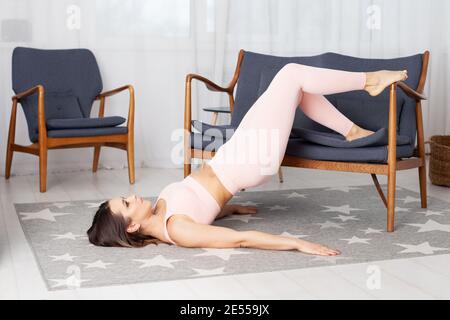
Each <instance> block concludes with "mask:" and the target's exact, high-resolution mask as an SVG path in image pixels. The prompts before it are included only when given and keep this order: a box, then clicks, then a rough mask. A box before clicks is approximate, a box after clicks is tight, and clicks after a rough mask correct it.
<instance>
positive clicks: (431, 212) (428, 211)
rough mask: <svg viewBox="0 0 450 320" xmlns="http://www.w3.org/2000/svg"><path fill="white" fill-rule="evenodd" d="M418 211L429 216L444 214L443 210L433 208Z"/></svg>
mask: <svg viewBox="0 0 450 320" xmlns="http://www.w3.org/2000/svg"><path fill="white" fill-rule="evenodd" d="M417 213H422V214H424V215H425V216H426V217H428V216H442V215H443V214H442V213H443V211H433V210H427V211H417Z"/></svg>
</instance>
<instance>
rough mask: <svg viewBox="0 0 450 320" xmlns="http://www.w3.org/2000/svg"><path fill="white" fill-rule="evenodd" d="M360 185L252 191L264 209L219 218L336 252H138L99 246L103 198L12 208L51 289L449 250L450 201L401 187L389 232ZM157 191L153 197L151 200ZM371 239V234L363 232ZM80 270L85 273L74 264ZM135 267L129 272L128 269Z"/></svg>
mask: <svg viewBox="0 0 450 320" xmlns="http://www.w3.org/2000/svg"><path fill="white" fill-rule="evenodd" d="M369 179H370V178H369ZM356 187H358V189H359V190H355V191H354V190H353V189H354V188H352V187H342V188H341V187H338V188H311V189H294V190H267V191H257V192H250V191H244V192H240V194H239V196H240V198H236V199H234V200H233V201H232V203H236V204H242V205H252V206H254V205H255V204H256V205H257V206H258V208H259V211H260V212H258V214H252V213H247V214H238V213H235V214H234V215H229V216H227V217H224V218H225V219H223V220H239V221H230V222H225V221H223V223H220V221H222V219H221V220H220V221H219V225H223V226H230V227H231V228H233V229H235V230H239V231H245V230H259V231H262V232H267V233H270V234H273V235H277V236H282V237H286V238H290V239H294V240H293V241H295V239H302V240H310V241H313V242H316V243H321V244H324V245H329V246H330V247H332V248H333V247H336V249H339V250H340V251H342V254H341V255H337V256H316V255H308V254H295V252H279V251H276V250H271V251H266V250H254V249H248V248H239V247H237V248H224V249H222V248H221V249H219V248H195V249H193V250H189V249H186V248H182V247H178V246H171V245H169V244H160V245H158V246H152V245H150V246H146V247H144V248H140V249H136V250H134V249H133V250H130V249H123V248H103V247H97V246H94V245H93V244H91V243H90V242H89V241H88V238H87V234H86V230H87V228H88V227H89V226H90V225H91V224H92V217H93V214H94V213H95V211H96V210H97V209H98V206H99V205H100V204H101V203H102V201H101V199H98V200H96V199H93V200H92V199H91V200H82V199H79V200H76V201H71V200H70V199H65V198H54V199H51V200H52V201H48V202H35V203H14V209H15V213H16V215H17V217H18V218H16V219H17V220H16V221H19V222H20V225H21V227H22V229H23V233H24V234H25V236H26V237H27V241H28V244H29V245H30V247H31V249H32V250H33V253H34V257H35V258H36V262H37V263H38V266H39V267H40V270H42V273H41V275H42V276H43V277H44V281H45V283H46V285H47V288H48V290H50V291H52V290H61V289H62V290H67V289H75V288H76V287H77V286H78V285H81V284H82V287H83V288H84V287H99V286H105V285H106V286H109V285H121V284H124V283H144V282H153V281H172V280H182V279H198V278H200V277H213V280H214V278H215V277H219V276H224V275H231V274H232V275H235V274H236V275H237V274H243V273H248V272H250V273H253V272H256V273H259V272H273V271H275V272H278V270H291V269H300V268H313V267H323V266H325V267H328V266H336V265H342V264H353V263H370V262H374V261H385V260H387V261H388V260H392V259H400V258H405V257H406V258H414V257H423V256H427V257H428V256H430V255H439V254H450V236H449V235H450V233H449V232H450V204H449V203H450V202H446V200H445V199H440V198H431V197H430V198H429V207H428V208H421V206H420V200H419V199H420V194H419V193H418V192H414V191H411V190H407V189H402V190H403V191H402V192H398V193H396V196H397V198H396V206H397V207H396V209H397V212H396V213H398V212H399V214H398V216H397V215H396V221H395V225H396V230H395V232H394V233H392V234H390V233H387V232H386V229H385V226H386V208H385V207H384V205H383V203H382V202H381V201H380V198H379V195H378V194H377V192H376V190H375V191H374V188H373V184H371V185H366V186H363V185H361V186H356ZM384 188H385V186H383V189H384ZM303 193H304V194H303ZM372 196H376V197H375V198H374V199H372ZM154 198H156V197H154V196H152V197H147V199H148V200H150V201H152V200H153V201H154ZM147 199H146V200H147ZM397 200H398V201H397ZM62 201H65V202H62ZM88 206H89V207H90V208H88ZM46 208H47V210H43V209H46ZM36 211H39V212H36ZM29 212H35V213H29ZM59 215H61V216H59ZM66 215H67V216H66ZM25 219H27V220H25ZM429 219H432V220H429ZM378 228H379V229H378ZM368 236H370V237H371V239H369V238H365V237H368ZM425 241H428V242H425ZM122 251H123V252H122ZM173 259H179V260H173ZM74 267H75V268H77V269H78V270H80V272H77V273H74V272H69V271H68V270H69V269H70V268H72V270H74V269H73V268H74ZM66 268H67V269H66ZM127 268H128V269H129V270H130V271H131V272H128V273H121V270H127ZM71 275H72V276H71ZM74 276H77V278H78V279H80V278H81V279H83V281H81V280H77V278H75V277H74ZM50 279H51V280H50ZM85 279H90V280H85ZM85 281H88V282H85Z"/></svg>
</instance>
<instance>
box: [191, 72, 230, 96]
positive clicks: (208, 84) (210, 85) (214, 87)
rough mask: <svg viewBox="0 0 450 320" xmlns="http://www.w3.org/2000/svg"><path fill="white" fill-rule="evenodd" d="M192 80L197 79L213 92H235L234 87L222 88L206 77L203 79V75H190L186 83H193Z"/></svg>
mask: <svg viewBox="0 0 450 320" xmlns="http://www.w3.org/2000/svg"><path fill="white" fill-rule="evenodd" d="M192 79H196V80H198V81H200V82H203V83H204V84H205V86H206V88H208V90H211V91H216V92H228V93H230V92H231V93H232V92H233V88H234V86H233V87H231V86H228V87H227V88H225V87H221V86H219V85H217V84H215V83H214V82H212V81H211V80H209V79H207V78H205V77H202V76H201V75H198V74H194V73H190V74H188V75H187V76H186V83H191V82H192Z"/></svg>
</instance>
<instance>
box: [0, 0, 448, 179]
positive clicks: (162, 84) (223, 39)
mask: <svg viewBox="0 0 450 320" xmlns="http://www.w3.org/2000/svg"><path fill="white" fill-rule="evenodd" d="M73 5H75V7H74V6H73ZM449 13H450V5H449V4H448V2H447V1H445V0H433V1H425V0H422V1H419V0H390V1H387V0H385V1H368V0H361V1H359V0H321V1H317V0H316V1H304V0H302V1H295V0H283V1H269V0H252V1H250V0H247V1H238V0H232V1H226V0H221V1H212V0H195V1H194V0H191V1H188V0H159V1H155V0H152V1H147V0H117V1H114V0H97V1H93V0H78V1H77V0H72V1H68V0H54V1H50V0H2V1H1V2H0V23H2V22H3V21H4V20H5V19H22V20H24V21H26V22H28V23H30V24H31V34H30V35H31V40H25V41H24V40H23V39H22V40H21V39H17V37H19V38H20V37H22V36H23V35H21V34H20V33H19V31H18V30H15V31H11V32H10V31H9V30H7V29H2V30H1V32H2V33H1V34H2V35H3V36H2V38H1V39H0V101H1V105H2V107H1V108H0V121H1V122H2V123H1V128H0V173H1V174H3V173H4V172H3V170H4V161H5V153H6V152H5V151H6V141H7V134H8V126H9V116H10V110H11V95H12V94H13V92H12V89H11V53H12V50H13V48H14V47H16V46H29V47H36V48H76V47H86V48H89V49H91V50H92V51H93V52H94V53H95V55H96V57H97V60H98V63H99V65H100V70H101V73H102V77H103V82H104V89H105V90H107V89H112V88H115V87H118V86H120V85H123V84H126V83H131V84H133V85H134V86H135V89H136V120H135V122H136V123H135V127H136V128H135V143H136V166H157V167H176V166H180V165H179V164H177V163H174V162H173V161H172V160H171V152H172V149H173V147H174V146H175V145H176V143H177V142H173V141H171V134H172V133H173V132H174V130H176V129H180V128H182V127H183V110H184V80H185V75H186V74H187V73H190V72H194V73H200V74H202V75H205V76H206V77H208V78H210V79H212V80H214V81H216V82H217V83H219V84H222V85H225V84H227V83H228V82H229V81H230V80H231V77H232V74H233V72H234V68H235V64H236V58H237V55H238V51H239V49H241V48H243V49H245V50H250V51H257V52H261V53H268V54H276V55H286V56H289V55H313V54H319V53H322V52H326V51H334V52H339V53H342V54H349V55H354V56H360V57H376V58H391V57H398V56H406V55H411V54H416V53H421V52H423V51H425V50H427V49H428V50H430V51H431V64H430V69H429V78H428V82H427V86H426V95H428V96H429V97H430V99H429V101H428V102H426V103H425V105H424V108H423V109H424V121H425V133H426V135H427V136H428V137H429V136H431V135H434V134H449V132H450V112H449V107H448V105H449V96H448V92H449V89H450V88H449V81H448V77H449V72H448V62H449V55H448V48H449V43H450V35H449V32H448V30H450V28H449V25H448V24H449V22H447V20H448V19H447V17H448V16H449ZM78 22H79V25H78ZM369 25H370V26H369ZM1 28H2V24H0V29H1ZM11 37H13V38H14V37H15V38H16V40H11ZM227 101H228V100H227V97H226V96H225V95H217V94H213V93H210V92H208V91H207V90H206V89H205V88H204V86H197V85H194V97H193V102H194V110H193V118H197V119H202V120H209V119H210V116H211V115H210V114H205V113H202V112H200V110H201V108H202V107H204V106H207V105H227ZM127 106H128V105H127V95H126V94H123V95H121V96H117V97H114V98H112V99H111V100H110V101H108V102H107V107H106V114H107V115H122V116H126V115H127ZM97 108H98V106H95V107H94V109H93V114H95V113H96V112H97V110H98V109H97ZM219 121H220V123H227V122H228V121H229V118H227V117H226V116H224V117H221V118H219ZM16 137H17V141H18V143H24V144H28V143H29V141H28V134H27V128H26V122H25V119H24V116H23V113H22V111H21V110H20V108H19V113H18V118H17V133H16ZM178 142H180V141H178ZM91 162H92V149H72V150H53V151H50V152H49V165H48V170H49V172H54V171H60V170H79V169H85V170H89V169H90V167H91ZM100 162H101V164H102V165H104V166H108V167H122V166H125V165H126V157H125V153H124V152H123V151H119V150H114V149H107V148H104V149H103V150H102V155H101V159H100ZM37 166H38V162H37V157H34V156H31V155H26V154H19V153H15V155H14V160H13V173H15V174H24V173H30V172H37Z"/></svg>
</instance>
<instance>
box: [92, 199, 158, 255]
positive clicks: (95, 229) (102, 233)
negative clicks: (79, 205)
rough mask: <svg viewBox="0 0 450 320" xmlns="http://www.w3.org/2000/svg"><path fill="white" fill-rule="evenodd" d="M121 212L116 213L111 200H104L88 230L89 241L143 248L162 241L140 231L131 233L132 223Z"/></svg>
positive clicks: (99, 243)
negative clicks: (111, 206) (112, 209)
mask: <svg viewBox="0 0 450 320" xmlns="http://www.w3.org/2000/svg"><path fill="white" fill-rule="evenodd" d="M127 220H128V219H125V218H124V217H123V216H122V215H121V214H114V213H113V212H112V211H111V208H110V207H109V202H108V201H105V202H103V203H102V204H101V205H100V207H99V208H98V210H97V212H96V213H95V216H94V220H93V221H92V226H91V227H90V228H89V230H88V231H87V234H88V238H89V242H90V243H92V244H94V245H96V246H102V247H129V248H131V247H133V248H141V247H144V246H146V245H148V244H156V245H157V244H158V243H161V242H162V241H161V240H159V239H157V238H154V237H152V236H148V235H144V234H142V233H139V231H136V232H133V233H129V232H127V227H128V225H129V223H130V221H129V220H128V221H127Z"/></svg>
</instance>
